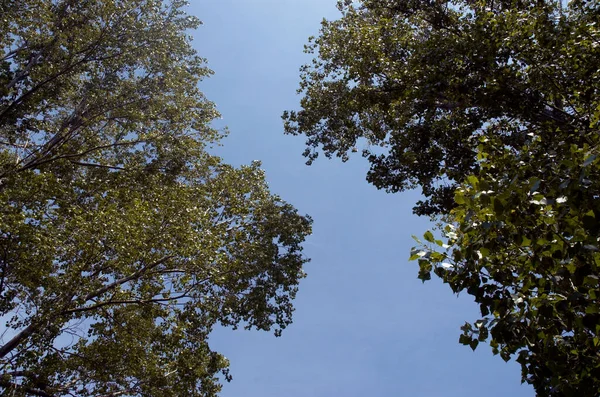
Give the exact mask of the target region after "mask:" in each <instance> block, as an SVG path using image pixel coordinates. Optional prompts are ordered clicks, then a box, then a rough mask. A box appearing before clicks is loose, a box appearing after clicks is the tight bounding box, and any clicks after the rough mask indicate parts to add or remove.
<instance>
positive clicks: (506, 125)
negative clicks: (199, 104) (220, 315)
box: [284, 0, 600, 396]
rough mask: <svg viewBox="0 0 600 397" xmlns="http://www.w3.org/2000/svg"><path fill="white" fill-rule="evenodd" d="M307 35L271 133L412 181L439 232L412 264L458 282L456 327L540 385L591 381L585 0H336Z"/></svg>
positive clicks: (595, 75)
mask: <svg viewBox="0 0 600 397" xmlns="http://www.w3.org/2000/svg"><path fill="white" fill-rule="evenodd" d="M339 8H340V10H341V12H342V16H341V18H340V19H339V20H335V21H323V24H322V28H321V32H320V35H319V36H318V37H317V38H313V39H311V42H310V44H309V45H308V46H307V51H308V52H309V53H315V54H316V55H317V57H316V58H315V60H314V61H313V62H312V63H311V64H309V65H306V66H304V67H303V68H302V70H301V77H302V82H301V86H300V90H299V91H300V92H301V93H302V94H303V97H302V100H301V109H300V110H298V111H292V112H286V113H285V114H284V120H285V128H286V131H287V132H288V133H292V134H303V135H306V137H307V139H308V140H307V150H306V152H305V156H307V157H308V160H309V162H311V161H313V160H314V159H315V158H316V157H317V156H318V154H319V151H320V150H321V151H322V152H323V153H324V154H325V155H326V156H328V157H331V156H334V155H335V156H339V157H341V158H342V159H343V160H346V159H348V157H349V155H350V153H351V152H356V151H358V150H359V149H358V147H359V146H360V145H364V149H363V151H362V153H363V156H365V157H366V158H367V159H368V160H369V161H370V163H371V169H370V171H369V173H368V175H367V179H368V180H369V182H371V183H372V184H374V185H375V186H376V187H378V188H384V189H386V190H388V191H390V192H397V191H402V190H406V189H410V188H413V187H421V189H422V192H423V195H424V197H425V199H424V200H423V201H422V202H419V203H417V206H416V207H415V212H416V213H418V214H427V215H438V218H437V219H438V220H440V221H441V222H442V224H445V226H444V227H443V236H436V235H435V233H432V232H427V233H426V234H425V236H424V238H425V240H426V243H425V244H423V243H421V245H420V246H419V247H416V248H415V249H414V250H413V252H412V253H411V259H413V260H418V262H419V265H420V272H419V277H420V278H421V279H422V280H424V281H425V280H428V279H429V278H430V277H431V273H432V272H433V273H435V274H436V275H438V276H439V277H441V279H442V280H443V281H444V282H445V283H448V284H449V286H450V287H451V288H452V290H453V291H454V292H455V293H459V292H461V291H465V292H466V293H468V294H470V295H472V296H473V297H474V299H475V301H476V302H477V303H478V304H479V306H480V309H481V314H482V318H481V319H479V320H477V321H475V322H474V323H467V324H465V326H464V327H463V335H462V336H461V337H460V342H461V343H463V344H466V345H470V346H471V347H472V348H473V349H475V348H476V347H477V345H478V343H479V342H481V341H489V343H490V345H491V347H492V349H493V351H494V353H497V354H500V355H501V357H502V358H504V359H505V360H509V359H510V358H511V357H515V358H516V359H517V361H518V362H519V363H520V364H521V367H522V375H523V377H522V379H523V381H526V382H529V383H531V384H532V385H533V386H534V387H535V389H536V392H537V394H538V395H540V396H581V395H590V396H592V395H594V396H595V395H599V394H600V355H599V354H598V351H600V341H599V336H598V335H599V331H600V325H599V324H600V317H599V316H600V314H599V312H600V308H599V306H598V299H599V296H600V295H599V294H600V291H599V287H600V284H599V276H600V271H599V270H600V256H599V252H600V248H599V247H600V246H599V241H600V240H599V239H600V228H599V226H598V225H599V223H598V221H597V219H598V218H599V217H600V201H599V197H598V192H599V191H600V186H598V176H599V175H598V173H599V171H600V168H599V167H600V164H599V162H598V154H599V153H598V152H599V143H600V142H599V140H600V138H599V132H600V101H599V99H598V98H599V93H600V69H599V68H598V64H599V63H598V61H599V60H600V5H599V4H598V2H595V1H585V0H573V1H571V2H569V3H568V4H566V3H565V2H561V1H551V0H546V1H528V0H520V1H513V0H507V1H504V0H494V1H487V0H477V1H465V0H453V1H437V0H431V1H429V0H414V1H412V0H409V1H406V0H377V1H375V0H363V1H359V2H352V1H340V2H339Z"/></svg>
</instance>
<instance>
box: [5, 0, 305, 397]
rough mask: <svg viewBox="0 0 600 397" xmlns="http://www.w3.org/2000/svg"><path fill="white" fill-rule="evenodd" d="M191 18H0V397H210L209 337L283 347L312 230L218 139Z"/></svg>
mask: <svg viewBox="0 0 600 397" xmlns="http://www.w3.org/2000/svg"><path fill="white" fill-rule="evenodd" d="M184 6H185V2H183V1H180V0H173V1H159V0H105V1H71V0H64V1H53V2H50V1H36V0H27V1H25V0H18V1H11V2H4V3H2V5H0V10H1V12H0V14H2V17H0V35H1V36H0V37H1V40H2V41H1V43H2V51H3V52H2V53H0V56H1V57H2V61H0V315H1V316H2V317H3V321H5V329H6V332H4V333H3V335H2V340H1V341H0V342H1V343H0V387H2V388H3V389H4V390H7V391H8V393H9V394H10V395H14V396H25V395H41V396H63V395H78V396H98V395H104V396H116V395H128V396H142V395H143V396H214V395H215V394H216V393H217V392H218V391H219V390H220V383H219V377H220V376H221V377H222V378H225V379H229V378H230V376H229V374H228V370H227V367H228V361H227V359H225V357H223V356H222V355H220V354H219V353H217V352H213V351H212V350H211V349H210V346H209V345H208V335H209V334H210V332H211V330H212V328H213V327H214V326H215V324H218V323H220V324H222V325H225V326H232V327H238V326H243V327H246V328H255V329H260V330H272V331H274V332H275V334H276V335H279V334H280V333H281V330H282V329H283V328H285V327H286V326H287V325H288V324H289V323H290V322H291V315H292V311H293V306H292V300H293V298H294V297H295V294H296V290H297V285H298V283H299V280H300V279H301V278H303V277H304V272H303V270H302V266H303V264H304V263H305V262H306V260H307V259H306V258H305V257H304V256H303V255H302V247H301V244H302V242H303V241H304V238H305V236H306V235H307V234H309V233H310V222H311V221H310V218H308V217H304V216H301V215H299V214H298V213H297V212H296V210H295V209H294V208H293V207H292V206H291V205H289V204H287V203H285V202H284V201H283V200H281V199H280V198H279V197H278V196H275V195H272V194H271V193H270V192H269V190H268V187H267V183H266V181H265V176H264V173H263V171H262V170H261V169H260V164H259V163H253V164H252V165H250V166H243V167H240V168H234V167H231V166H229V165H226V164H223V163H222V161H221V160H220V159H219V158H217V157H215V156H212V155H210V154H208V153H207V152H206V147H207V146H210V145H212V144H214V143H216V142H217V141H218V140H219V138H220V136H221V135H222V133H221V132H219V131H216V130H214V129H212V128H211V127H210V122H211V121H212V120H213V119H214V118H215V117H216V116H217V112H216V110H215V107H214V105H213V104H212V103H211V102H209V101H208V100H206V99H205V98H204V96H203V94H202V93H201V92H200V91H199V90H198V87H197V83H198V82H199V81H200V80H201V79H202V78H204V77H205V76H207V75H209V74H210V73H211V72H210V70H208V69H207V68H206V67H205V65H204V60H203V59H201V58H200V57H199V56H198V55H197V54H196V52H195V51H194V50H193V48H192V47H191V44H190V42H189V39H188V34H189V29H194V28H195V27H197V26H198V24H199V22H198V21H197V20H196V19H195V18H193V17H190V16H188V15H186V14H185V13H184V11H183V7H184Z"/></svg>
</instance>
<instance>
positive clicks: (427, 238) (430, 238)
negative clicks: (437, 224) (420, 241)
mask: <svg viewBox="0 0 600 397" xmlns="http://www.w3.org/2000/svg"><path fill="white" fill-rule="evenodd" d="M423 238H424V239H425V241H428V242H430V243H434V242H435V239H434V238H433V233H431V232H430V231H429V230H428V231H427V232H425V234H424V235H423Z"/></svg>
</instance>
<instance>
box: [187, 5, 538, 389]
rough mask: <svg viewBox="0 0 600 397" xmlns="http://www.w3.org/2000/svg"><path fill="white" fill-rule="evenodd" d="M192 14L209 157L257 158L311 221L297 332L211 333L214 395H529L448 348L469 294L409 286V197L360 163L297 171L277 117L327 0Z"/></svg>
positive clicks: (515, 370) (483, 352) (294, 141)
mask: <svg viewBox="0 0 600 397" xmlns="http://www.w3.org/2000/svg"><path fill="white" fill-rule="evenodd" d="M190 12H191V13H192V14H194V15H196V16H198V17H200V19H202V20H203V22H204V26H203V27H201V28H200V29H199V30H198V31H197V32H195V41H194V45H195V47H196V48H197V50H198V51H199V52H200V54H201V55H202V56H203V57H206V58H207V59H208V60H209V66H210V67H211V68H212V69H213V70H214V71H215V75H214V76H213V77H211V78H210V79H209V80H207V81H205V82H203V83H202V85H201V88H202V89H203V90H204V92H205V93H206V95H207V96H208V98H209V99H211V100H213V101H214V102H216V104H217V106H218V108H219V110H220V111H221V113H222V115H223V120H222V121H221V122H220V124H219V125H227V126H228V127H229V129H230V136H229V137H228V138H227V139H226V140H225V141H224V147H223V148H219V149H218V153H219V155H221V156H223V157H224V158H225V160H226V161H227V162H229V163H232V164H236V165H239V164H247V163H250V162H251V161H252V160H261V161H262V162H263V167H264V168H265V170H266V172H267V178H268V181H269V184H270V187H271V189H272V191H273V192H274V193H277V194H279V195H281V196H282V197H283V198H284V199H285V200H287V201H289V202H290V203H292V204H294V205H295V206H296V207H297V208H298V209H299V210H300V211H301V212H302V213H308V214H310V215H311V216H312V217H313V218H314V234H313V236H311V238H310V239H309V241H308V242H307V243H306V255H307V256H309V257H310V258H312V262H311V263H310V264H308V265H307V267H306V271H307V272H308V277H307V278H306V279H305V280H303V282H302V283H301V285H300V292H299V294H298V298H297V300H296V312H295V316H294V324H292V326H290V327H289V328H288V329H286V330H285V331H284V333H283V336H282V337H281V338H275V337H274V336H273V335H272V334H269V333H264V332H256V331H252V332H249V331H230V330H224V329H219V330H217V331H216V332H215V333H214V334H213V335H212V337H211V343H212V347H213V348H214V349H216V350H217V351H220V352H222V353H223V354H225V356H227V357H228V358H229V359H230V361H231V371H232V375H233V378H234V379H233V381H232V382H231V383H228V384H225V386H224V389H223V392H222V396H223V397H254V396H256V397H283V396H286V397H295V396H298V397H309V396H310V397H312V396H315V397H319V396H323V397H325V396H327V397H337V396H340V397H352V396H361V397H363V396H370V397H379V396H382V397H383V396H385V397H389V396H396V395H398V396H417V397H419V396H445V397H451V396H461V397H470V396H481V395H482V394H484V395H485V396H486V397H495V396H502V397H504V396H515V397H520V396H533V395H534V392H533V389H532V388H531V387H530V386H527V385H521V384H520V369H519V366H518V365H517V364H516V363H514V362H509V363H504V362H503V361H502V360H501V359H500V358H499V357H494V356H493V355H492V354H491V350H490V348H489V347H488V346H487V345H480V347H479V348H478V350H477V351H476V352H472V351H471V350H470V349H469V348H468V347H465V346H461V345H459V344H458V336H459V334H460V330H459V328H460V326H461V325H462V324H464V322H465V321H467V320H468V321H474V320H476V319H477V318H478V311H477V306H476V305H475V304H474V303H473V302H472V301H471V299H469V297H468V296H466V295H465V296H461V297H459V298H457V297H455V296H454V295H452V293H451V291H450V289H449V288H448V287H447V286H444V285H442V283H441V282H439V281H438V280H435V279H434V280H432V281H430V282H428V283H426V284H422V283H421V282H420V281H419V280H418V279H417V277H416V276H417V268H416V264H415V263H409V262H408V260H407V259H408V256H409V250H410V247H411V246H412V245H413V243H414V241H413V240H412V239H411V237H410V236H411V234H418V235H422V234H423V233H424V232H425V231H426V230H427V229H428V228H429V227H430V226H431V225H430V224H429V223H428V220H427V219H425V218H418V217H415V216H413V215H412V213H411V208H412V205H413V203H414V202H415V201H416V200H417V198H418V196H417V194H415V193H403V194H393V195H392V194H386V193H384V192H382V191H378V190H376V189H375V188H374V187H373V186H371V185H369V184H367V182H366V181H365V173H366V170H367V164H366V163H365V162H364V161H363V160H362V159H361V158H360V157H355V158H352V159H351V160H350V161H349V162H348V163H345V164H342V163H341V162H339V161H337V160H333V161H328V160H325V159H319V160H317V161H316V162H315V164H314V165H312V166H310V167H307V166H306V165H304V162H305V159H304V158H303V157H302V156H301V153H302V151H303V149H304V147H303V143H304V140H303V138H302V137H291V136H285V135H283V131H282V130H283V128H282V123H281V118H280V116H281V113H282V112H283V111H284V110H286V109H288V110H289V109H294V108H296V107H297V103H298V101H299V96H298V95H296V88H297V86H298V81H299V78H298V75H299V73H298V69H299V67H300V66H301V65H302V64H303V63H304V62H306V61H308V60H309V58H308V56H307V55H305V54H303V52H302V49H303V45H304V44H305V43H306V41H307V38H308V36H310V35H316V34H317V33H318V28H319V23H320V21H321V20H322V18H324V17H325V18H328V19H334V18H337V17H338V12H337V10H336V8H335V0H192V4H191V7H190ZM221 123H222V124H221Z"/></svg>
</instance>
